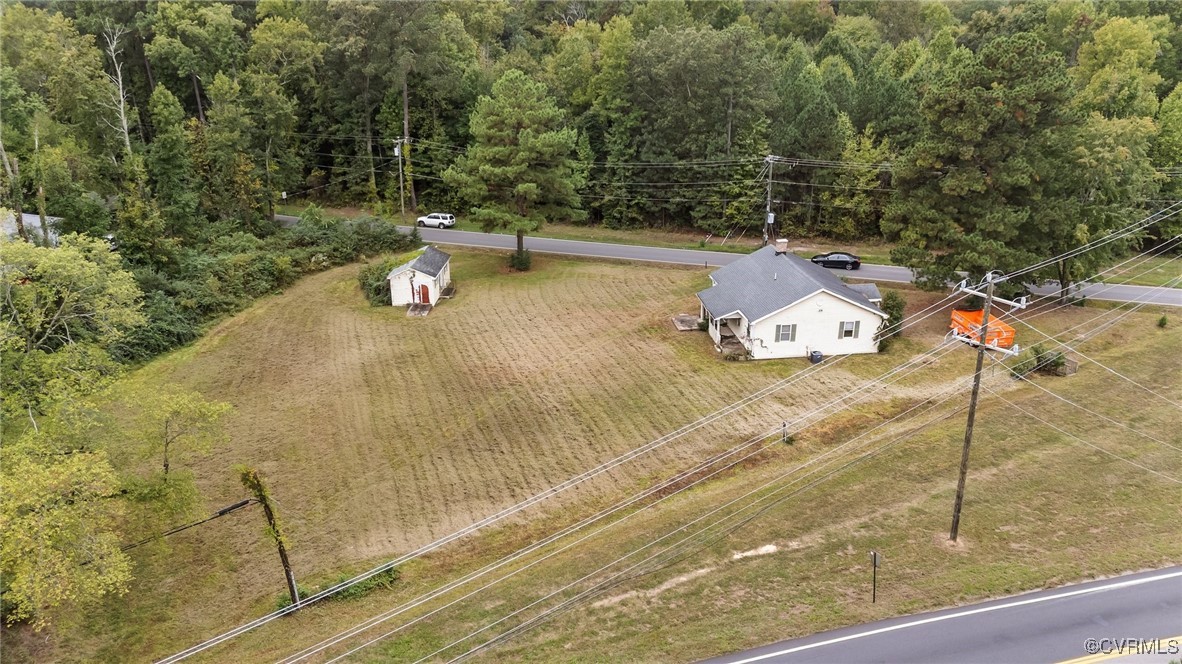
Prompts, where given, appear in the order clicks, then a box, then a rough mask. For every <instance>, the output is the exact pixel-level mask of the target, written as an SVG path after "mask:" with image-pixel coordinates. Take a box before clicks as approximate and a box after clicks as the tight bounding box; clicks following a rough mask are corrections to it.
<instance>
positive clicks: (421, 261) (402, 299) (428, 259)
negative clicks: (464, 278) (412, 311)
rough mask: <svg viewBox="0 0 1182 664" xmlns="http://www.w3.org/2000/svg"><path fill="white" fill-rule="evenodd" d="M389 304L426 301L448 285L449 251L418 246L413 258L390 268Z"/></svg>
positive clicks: (449, 271) (434, 297) (433, 302)
mask: <svg viewBox="0 0 1182 664" xmlns="http://www.w3.org/2000/svg"><path fill="white" fill-rule="evenodd" d="M386 280H387V281H389V282H390V304H392V305H394V306H396V307H397V306H399V305H403V304H430V305H434V304H435V303H436V302H438V301H439V296H440V295H441V294H443V291H444V289H446V288H447V287H448V286H451V255H450V254H447V253H445V252H442V251H440V250H438V249H436V248H435V247H430V246H429V247H426V248H424V249H421V250H419V252H418V255H417V256H415V257H414V259H413V260H411V261H409V262H406V263H403V264H402V265H399V266H398V267H396V268H394V269H393V270H390V274H389V275H387V276H386Z"/></svg>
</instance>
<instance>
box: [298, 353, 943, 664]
mask: <svg viewBox="0 0 1182 664" xmlns="http://www.w3.org/2000/svg"><path fill="white" fill-rule="evenodd" d="M952 350H953V346H952V345H951V344H949V343H948V342H944V343H942V344H940V345H939V346H937V347H936V348H933V349H932V350H930V351H928V352H926V353H923V354H921V355H919V356H916V357H914V358H911V359H910V360H908V361H907V362H906V363H904V364H903V365H900V366H899V367H895V368H894V369H892V370H890V371H888V372H886V373H884V374H883V375H882V376H879V377H878V378H876V379H874V380H872V381H870V382H868V383H864V384H862V385H861V386H859V387H858V389H856V390H854V392H852V393H850V394H847V395H844V396H843V397H841V398H840V399H838V400H837V401H833V402H829V403H827V404H824V405H823V406H821V407H819V408H817V409H814V410H813V411H810V412H809V413H806V414H805V415H802V416H799V417H797V418H796V419H794V420H793V421H792V424H791V427H792V429H793V432H794V433H795V432H796V431H797V430H798V429H800V428H803V427H807V426H810V425H811V424H813V423H814V422H811V421H807V420H810V419H812V418H813V417H817V418H819V419H823V418H825V417H830V416H832V415H833V414H835V413H836V412H841V411H843V410H846V409H848V408H850V407H852V405H854V404H853V403H851V404H846V405H844V406H842V407H841V408H840V409H838V410H837V411H834V412H831V413H824V410H825V408H827V407H829V406H831V405H835V404H838V403H840V402H841V401H844V400H845V399H847V398H849V397H850V396H852V395H853V394H857V393H859V392H862V391H865V390H868V389H870V388H871V387H873V386H874V385H876V384H881V383H883V381H885V380H888V379H893V380H892V382H897V381H898V380H901V379H902V378H903V377H905V376H907V375H910V374H911V373H914V372H915V371H918V370H920V369H923V368H924V367H926V366H927V365H928V364H929V363H930V362H931V361H932V360H934V359H937V358H939V357H942V356H944V355H947V354H948V353H949V352H951V351H952ZM867 396H869V395H867ZM860 401H861V399H859V400H858V401H857V402H854V403H858V402H860ZM819 419H818V420H817V421H819ZM788 427H789V425H788V423H786V422H785V423H784V424H783V425H780V426H776V427H773V428H771V429H769V430H768V431H766V432H764V433H762V434H759V435H756V436H754V437H752V438H750V439H749V440H748V441H746V442H744V443H742V444H740V445H738V446H736V447H733V448H731V449H730V450H728V451H726V452H724V453H722V454H719V455H716V456H715V457H712V458H711V459H708V460H706V461H703V462H702V463H700V464H698V465H697V466H695V467H693V468H690V469H687V470H684V471H682V472H680V473H678V474H677V475H675V476H673V477H671V478H669V479H667V480H665V481H664V482H662V483H660V484H659V485H657V486H654V487H649V488H648V489H646V490H644V491H642V492H641V493H640V494H638V495H636V496H634V497H632V498H630V499H627V500H624V501H622V502H620V503H617V504H616V505H615V506H613V507H611V508H608V509H605V510H603V511H601V512H600V513H598V514H596V515H594V516H593V517H588V519H584V520H583V521H582V522H580V523H578V524H575V525H574V526H568V527H567V528H565V529H563V530H562V531H560V532H559V533H556V534H554V535H551V536H549V537H547V538H545V539H544V540H542V541H540V542H535V543H533V544H530V545H528V546H527V547H524V548H522V549H519V550H518V551H517V552H514V553H513V554H510V555H508V556H506V557H504V558H502V559H501V560H499V561H497V562H496V563H493V564H490V565H487V566H485V568H483V569H481V570H479V571H478V572H474V573H470V574H469V575H466V576H465V577H464V578H462V579H460V580H458V581H453V582H450V583H448V584H445V585H444V586H443V587H441V588H437V589H435V590H433V591H431V592H429V593H427V594H426V595H423V596H420V597H418V598H415V599H414V600H412V601H410V602H408V603H406V604H403V605H402V606H399V607H395V608H394V609H391V610H389V611H386V612H384V613H382V614H379V615H378V616H375V617H373V618H370V619H369V620H367V621H364V622H363V623H361V624H359V625H358V626H355V627H353V628H350V629H348V630H345V631H344V632H342V633H340V634H338V635H336V636H335V637H332V638H330V639H327V640H325V641H322V642H321V643H319V644H317V645H316V646H313V647H310V648H307V649H305V650H303V651H300V652H299V653H296V654H295V655H293V656H291V657H289V658H287V659H285V660H283V661H284V662H285V663H287V664H290V663H292V662H295V661H299V660H300V659H303V658H305V657H307V656H309V655H311V654H315V653H318V652H321V651H323V650H324V649H325V648H327V647H330V646H332V645H334V644H336V643H339V642H340V641H341V640H343V639H345V638H349V637H351V636H354V635H356V634H359V633H361V632H363V631H365V630H367V629H369V628H370V627H373V626H375V625H377V624H379V623H381V622H385V621H386V620H388V619H389V618H392V617H394V616H396V615H399V614H401V613H404V612H406V611H408V610H410V609H412V608H415V607H416V606H419V605H420V604H422V603H424V602H426V601H428V600H430V599H434V598H435V597H438V596H440V595H442V594H444V593H446V592H449V591H451V590H453V589H455V588H457V587H459V586H461V585H464V584H466V583H467V582H468V581H471V580H475V579H476V578H479V577H481V576H483V575H485V574H487V573H488V572H490V571H493V570H495V569H498V568H500V567H503V566H505V565H507V564H509V563H511V562H513V561H515V560H518V559H519V558H521V557H523V556H524V555H526V554H528V553H532V552H533V551H535V550H538V549H540V548H542V547H544V546H545V545H547V544H550V543H552V542H555V541H558V540H559V539H561V538H562V537H564V536H566V535H568V534H571V533H574V532H577V531H578V530H581V529H583V528H585V527H586V526H588V525H590V524H592V523H595V522H596V521H599V520H601V519H603V518H605V517H607V516H610V515H611V514H613V513H615V512H618V511H620V510H622V509H625V508H627V507H630V506H632V505H634V504H635V503H637V502H639V501H640V500H642V499H644V498H646V497H649V496H652V495H657V494H660V492H661V491H663V490H665V489H667V488H669V487H671V486H676V485H677V484H679V483H680V482H682V481H683V480H685V479H688V478H690V477H695V476H697V475H698V474H699V473H701V472H703V471H705V470H706V469H708V468H709V467H710V466H712V465H714V464H715V463H717V462H718V461H720V460H723V459H726V458H727V457H729V456H733V455H734V454H737V453H738V452H741V451H744V450H746V449H748V448H750V447H752V446H754V445H757V444H759V443H761V442H766V441H767V440H768V439H769V438H774V441H773V442H771V443H768V444H766V445H764V446H762V447H759V448H758V449H756V450H755V451H753V452H750V453H748V454H746V455H745V456H743V457H741V458H738V459H734V460H732V461H730V462H728V464H727V465H726V466H724V467H722V468H719V469H716V470H714V471H712V472H711V473H710V474H708V475H705V476H700V477H698V478H697V479H695V480H694V481H693V482H691V483H690V484H688V485H683V486H680V487H678V488H677V489H676V490H675V491H673V492H672V493H669V494H666V495H664V496H662V497H661V498H660V499H658V500H657V501H656V502H654V503H649V504H648V505H645V506H644V507H642V508H641V511H643V510H645V509H648V508H650V507H652V506H654V505H655V504H657V503H659V502H662V501H664V500H666V499H667V498H670V497H672V496H673V495H676V494H678V493H681V492H682V491H686V490H688V489H690V488H692V487H693V486H695V485H697V484H699V483H701V482H704V481H706V480H708V479H710V478H712V477H714V476H715V475H717V474H718V473H721V472H723V471H725V470H727V469H729V468H732V467H734V466H736V465H737V464H739V463H741V462H742V461H744V460H746V459H748V458H751V457H752V456H755V455H756V454H759V453H761V452H763V451H764V450H766V449H768V448H769V447H773V446H776V445H779V444H780V435H781V433H782V432H786V431H787V428H788ZM826 454H828V452H826ZM823 457H824V455H822V457H821V458H823ZM814 461H816V460H812V461H810V462H809V463H813V462H814ZM635 514H636V512H634V513H631V514H629V515H626V516H625V517H623V518H622V519H620V520H618V521H615V522H612V523H611V524H609V525H607V526H605V527H603V528H601V529H599V530H597V531H595V532H594V533H591V534H589V535H586V536H584V537H582V538H580V539H579V540H577V541H575V542H572V543H569V544H567V545H566V546H564V547H562V548H561V549H559V550H557V551H554V552H551V553H549V554H546V555H545V556H543V557H542V558H541V559H538V560H535V561H533V562H531V563H530V564H529V565H527V566H526V567H523V568H519V569H517V570H515V571H514V572H512V573H510V574H509V575H506V576H505V577H501V578H500V579H498V580H496V581H494V582H492V583H490V584H488V585H486V586H484V587H482V588H480V589H478V590H476V591H473V593H469V594H468V595H465V596H464V597H463V598H460V599H459V600H455V601H453V602H451V603H449V604H448V605H446V606H444V607H441V608H439V609H436V610H434V611H432V612H431V614H434V613H436V612H438V611H440V610H442V609H443V608H447V606H451V605H452V604H455V603H456V602H458V601H461V600H463V599H467V598H468V597H471V596H472V595H473V594H475V593H477V592H480V591H482V590H484V589H486V588H488V587H490V586H491V585H495V584H496V583H499V582H501V581H503V580H505V579H506V578H508V577H510V576H513V575H516V574H519V573H520V572H522V571H524V570H525V569H528V568H529V567H532V566H534V565H536V564H538V563H540V562H542V561H543V560H546V559H548V558H550V557H552V556H554V555H557V554H559V553H562V552H563V551H566V550H568V549H570V548H571V547H573V546H575V545H576V544H579V543H581V542H583V541H585V540H586V539H589V538H590V537H593V536H595V535H597V534H599V533H601V532H603V531H604V530H606V529H608V528H612V527H615V526H616V525H618V524H619V523H622V522H623V521H626V520H627V519H629V518H631V517H632V516H634V515H635ZM431 614H428V615H431ZM424 617H426V616H421V617H420V618H417V619H416V622H417V621H418V620H421V619H423V618H424ZM406 626H408V625H403V626H402V627H400V628H399V629H403V628H405V627H406ZM395 631H397V630H395ZM387 635H388V634H387Z"/></svg>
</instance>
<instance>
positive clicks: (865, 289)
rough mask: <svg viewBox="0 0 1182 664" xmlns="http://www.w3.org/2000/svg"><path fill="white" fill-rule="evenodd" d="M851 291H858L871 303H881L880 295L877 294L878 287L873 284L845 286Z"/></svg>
mask: <svg viewBox="0 0 1182 664" xmlns="http://www.w3.org/2000/svg"><path fill="white" fill-rule="evenodd" d="M847 285H848V286H849V288H850V289H851V290H855V291H858V292H859V293H861V294H862V295H865V296H866V299H867V300H870V302H871V303H875V302H881V301H882V293H880V292H878V286H877V285H875V284H847Z"/></svg>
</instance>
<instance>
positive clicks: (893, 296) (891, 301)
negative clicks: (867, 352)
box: [878, 290, 907, 353]
mask: <svg viewBox="0 0 1182 664" xmlns="http://www.w3.org/2000/svg"><path fill="white" fill-rule="evenodd" d="M906 306H907V301H906V300H904V299H903V296H902V295H899V292H898V291H893V290H889V291H887V292H886V293H883V296H882V312H883V313H884V314H886V315H887V319H886V320H885V321H883V323H882V327H880V328H879V329H878V352H880V353H885V352H886V351H887V349H888V348H890V346H891V344H892V343H894V341H895V339H897V338H899V337H900V336H902V328H901V327H900V325H902V323H903V310H904V309H905V308H906Z"/></svg>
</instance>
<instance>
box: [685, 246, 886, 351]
mask: <svg viewBox="0 0 1182 664" xmlns="http://www.w3.org/2000/svg"><path fill="white" fill-rule="evenodd" d="M710 280H711V281H712V282H713V284H714V285H713V286H711V287H710V288H707V289H706V290H704V291H702V292H700V293H698V299H699V300H700V301H701V303H702V313H701V315H702V318H703V319H704V320H705V321H706V322H707V328H706V329H707V330H708V331H709V332H710V338H711V339H713V340H714V343H715V345H716V347H717V348H718V349H719V350H720V351H723V350H726V348H727V347H730V346H734V345H735V344H740V345H741V346H742V348H743V349H745V350H746V354H747V356H748V357H750V358H751V359H755V360H764V359H773V358H782V357H808V356H809V355H810V354H811V353H813V352H814V351H816V352H820V353H821V354H823V355H825V356H829V355H850V354H853V353H874V352H877V351H878V342H877V340H876V339H875V333H876V332H877V331H878V328H879V327H880V326H881V325H882V324H883V322H884V321H885V320H886V319H887V318H888V316H887V315H886V314H885V313H883V312H882V310H881V309H879V308H878V306H877V305H878V300H879V295H878V289H877V288H876V287H874V286H873V285H867V286H850V285H847V284H845V283H844V282H842V281H841V279H838V278H837V277H836V276H835V275H834V274H833V273H831V272H830V271H829V270H827V269H825V268H823V267H821V266H819V265H815V264H813V263H812V262H811V261H808V260H805V259H803V258H801V257H799V256H797V255H795V254H792V253H791V252H789V251H788V248H787V242H785V241H783V240H781V241H779V242H777V243H776V245H774V246H767V247H764V248H762V249H760V250H759V251H756V252H755V253H752V254H749V255H747V256H745V257H743V258H741V259H739V260H737V261H735V262H733V263H731V264H730V265H727V266H725V267H723V268H720V269H719V270H717V271H715V272H714V273H713V274H711V275H710Z"/></svg>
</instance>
